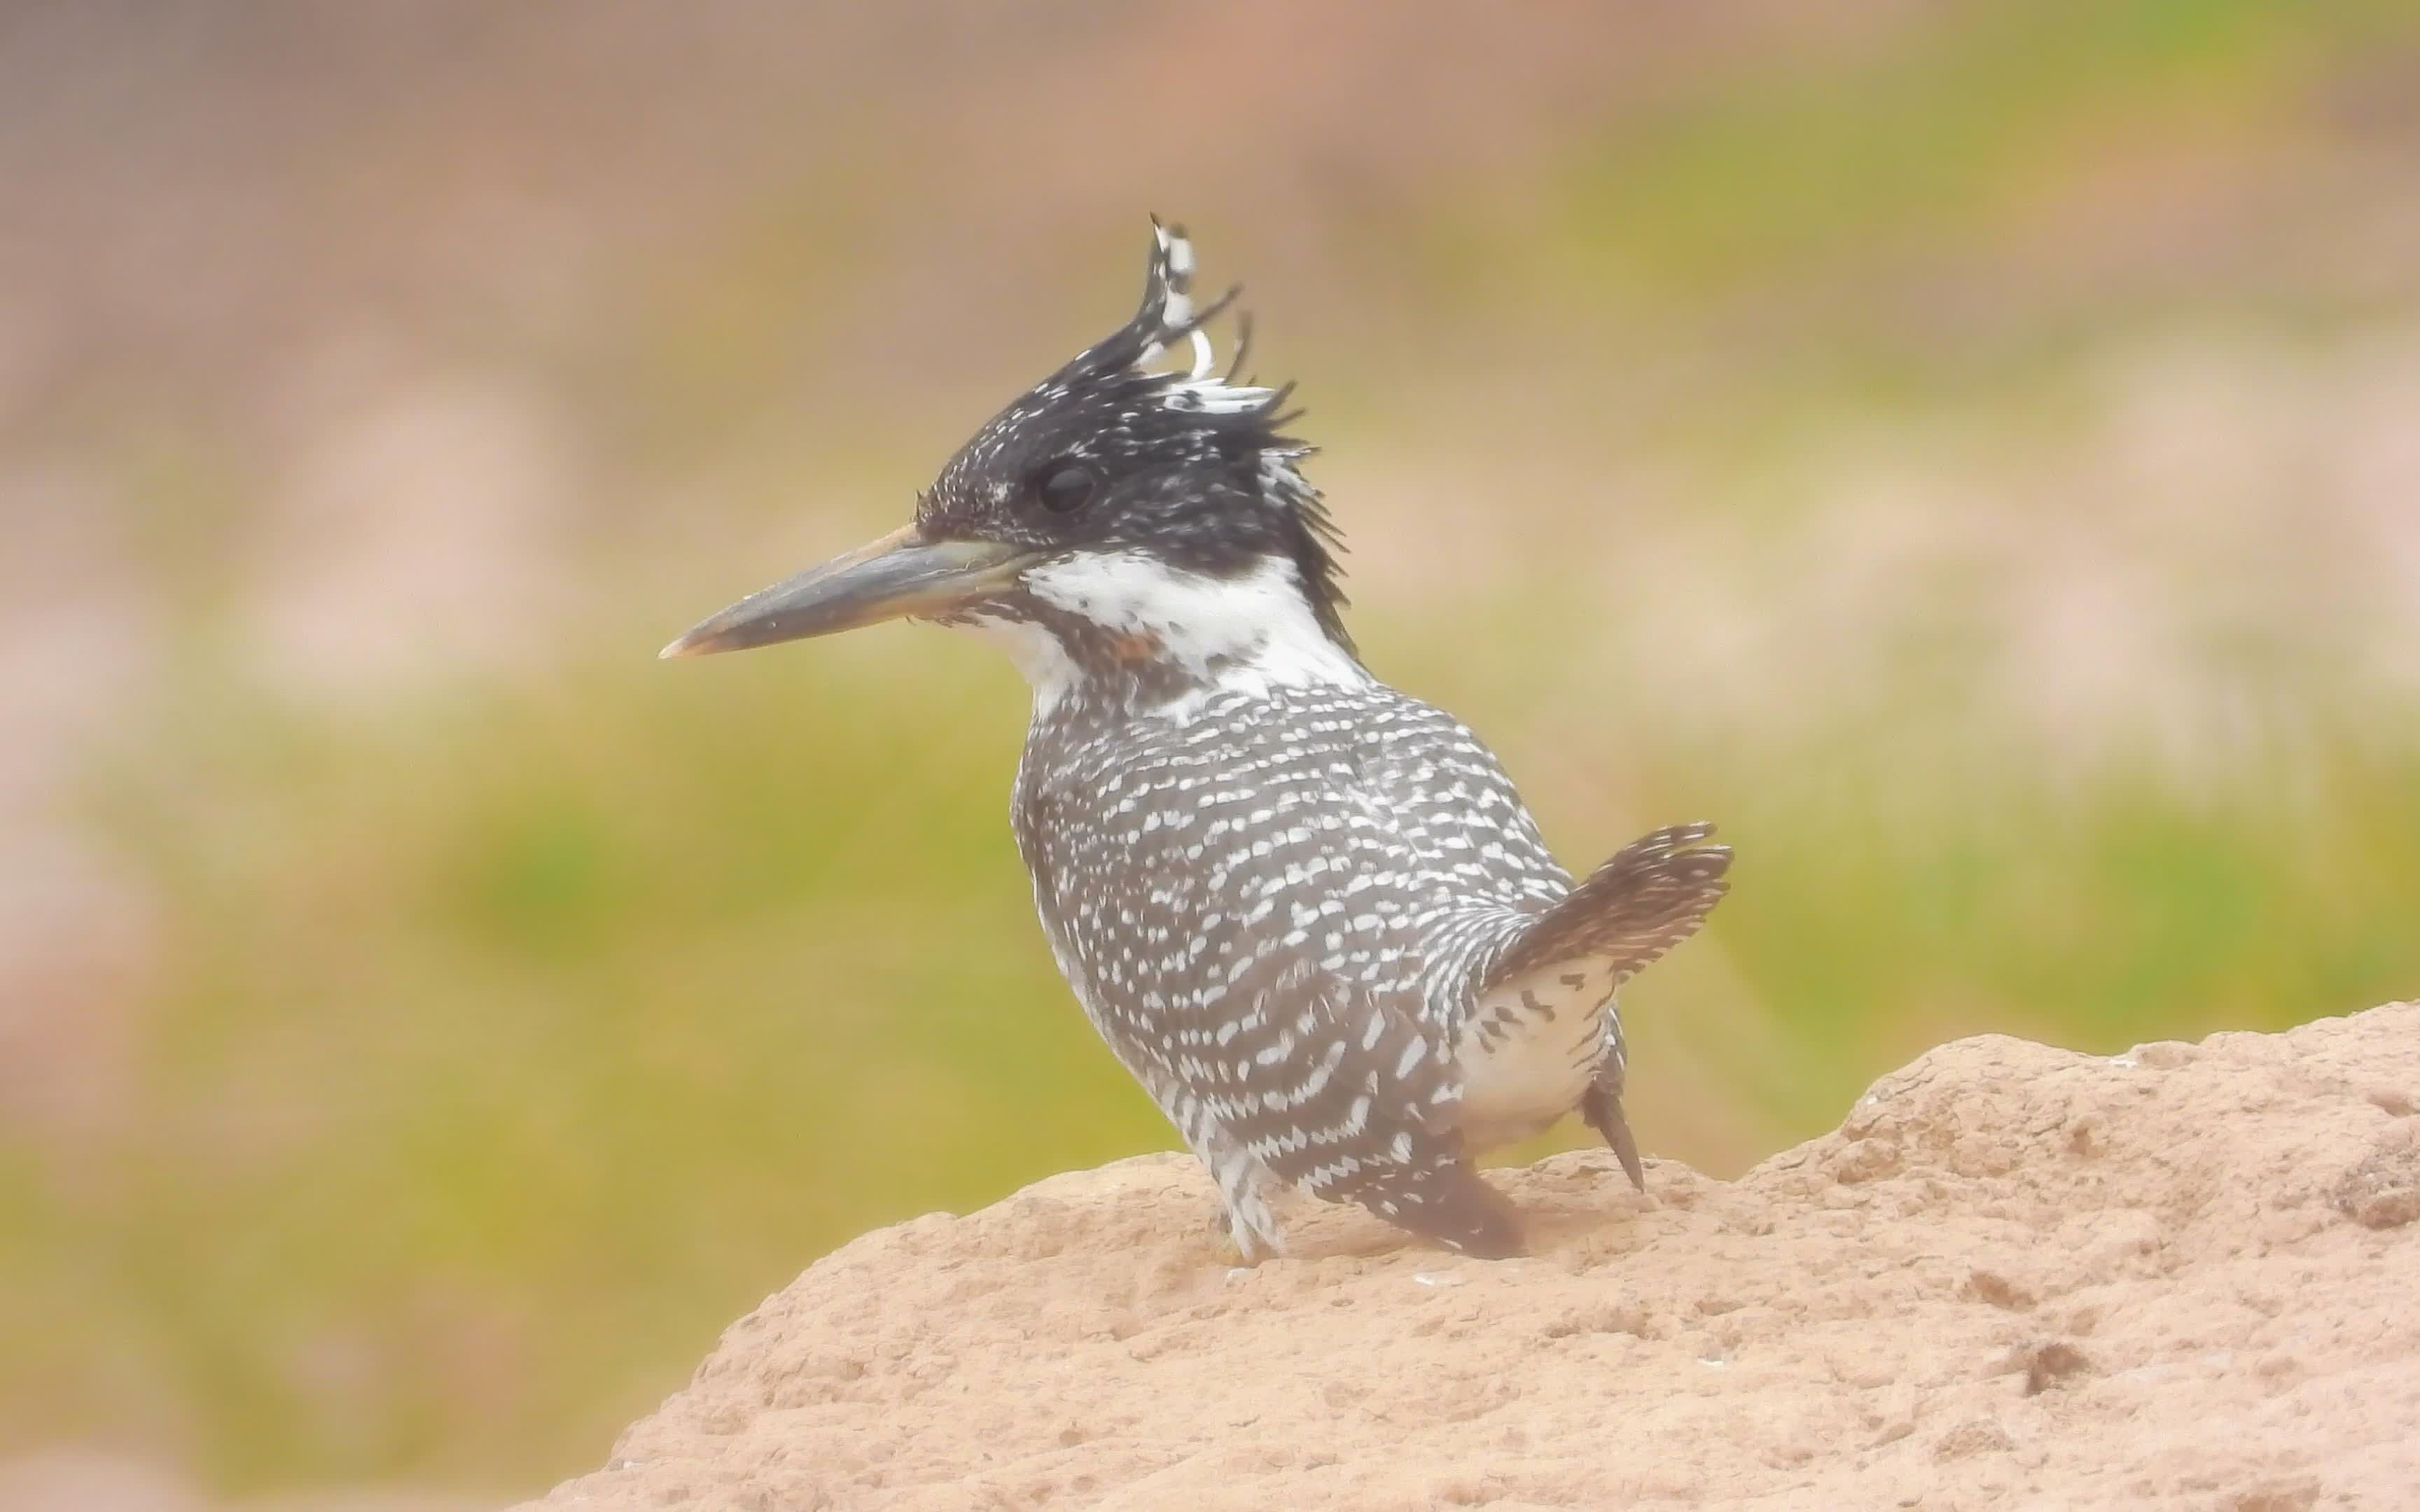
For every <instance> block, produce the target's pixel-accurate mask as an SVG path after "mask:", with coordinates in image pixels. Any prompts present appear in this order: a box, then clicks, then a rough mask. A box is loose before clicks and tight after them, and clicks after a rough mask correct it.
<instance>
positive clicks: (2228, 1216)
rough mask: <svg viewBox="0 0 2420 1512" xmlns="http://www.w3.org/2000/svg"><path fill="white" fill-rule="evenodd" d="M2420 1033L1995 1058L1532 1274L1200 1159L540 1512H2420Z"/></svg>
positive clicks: (841, 1269) (864, 1307) (1054, 1198)
mask: <svg viewBox="0 0 2420 1512" xmlns="http://www.w3.org/2000/svg"><path fill="white" fill-rule="evenodd" d="M2415 1106H2420V1004H2414V1003H2405V1004H2397V1005H2392V1006H2389V1007H2385V1008H2380V1009H2376V1010H2373V1011H2369V1012H2366V1013H2363V1014H2360V1015H2358V1016H2355V1017H2352V1018H2343V1019H2329V1020H2324V1021H2322V1022H2319V1023H2316V1024H2312V1025H2308V1026H2304V1027H2303V1028H2299V1029H2295V1030H2293V1031H2291V1032H2290V1033H2288V1034H2284V1035H2274V1036H2269V1035H2255V1034H2220V1035H2216V1036H2213V1037H2211V1039H2209V1040H2207V1041H2202V1042H2201V1043H2199V1044H2190V1045H2189V1044H2181V1043H2165V1044H2152V1045H2145V1046H2142V1047H2140V1048H2138V1049H2136V1050H2134V1051H2133V1052H2132V1053H2130V1054H2128V1055H2124V1056H2118V1057H2106V1058H2104V1057H2089V1056H2082V1055H2076V1054H2072V1053H2070V1052H2067V1051H2061V1050H2054V1049H2049V1048H2046V1047H2044V1046H2041V1045H2038V1044H2032V1043H2028V1042H2025V1041H2018V1040H2010V1039H2002V1038H1984V1039H1977V1040H1966V1041H1960V1042H1958V1043H1955V1044H1950V1045H1946V1046H1944V1047H1942V1048H1940V1049H1938V1050H1935V1051H1932V1052H1931V1053H1930V1054H1928V1055H1926V1056H1925V1057H1922V1058H1921V1059H1919V1060H1917V1061H1916V1063H1915V1064H1913V1065H1911V1066H1909V1067H1907V1068H1906V1069H1905V1070H1902V1071H1900V1072H1896V1073H1894V1074H1892V1075H1889V1076H1886V1077H1885V1078H1884V1079H1883V1080H1882V1081H1880V1082H1878V1083H1877V1084H1875V1086H1874V1088H1873V1089H1872V1090H1871V1091H1870V1092H1869V1093H1868V1094H1867V1095H1866V1096H1865V1097H1864V1098H1863V1099H1861V1100H1860V1101H1859V1102H1858V1103H1857V1104H1856V1106H1855V1108H1854V1110H1853V1111H1852V1112H1851V1114H1850V1116H1849V1119H1848V1120H1847V1122H1846V1123H1845V1124H1843V1125H1842V1127H1841V1128H1840V1129H1839V1130H1838V1132H1837V1133H1835V1134H1827V1135H1825V1136H1823V1138H1820V1139H1816V1140H1814V1141H1812V1142H1810V1143H1808V1144H1806V1145H1803V1146H1801V1147H1799V1148H1798V1149H1792V1150H1789V1151H1787V1152H1786V1153H1783V1154H1781V1155H1778V1156H1776V1157H1775V1158H1774V1159H1772V1160H1770V1161H1767V1162H1766V1163H1765V1164H1763V1165H1760V1166H1758V1167H1757V1168H1756V1169H1755V1170H1753V1171H1751V1172H1749V1173H1748V1174H1747V1175H1746V1176H1745V1177H1744V1178H1742V1179H1741V1180H1738V1181H1735V1182H1729V1183H1725V1182H1720V1181H1714V1180H1707V1179H1706V1178H1704V1177H1701V1176H1699V1175H1698V1174H1696V1173H1695V1172H1693V1171H1690V1170H1688V1169H1687V1168H1685V1167H1683V1166H1680V1165H1673V1164H1670V1163H1661V1162H1659V1163H1656V1164H1655V1165H1653V1167H1652V1171H1651V1180H1650V1187H1651V1191H1652V1196H1650V1197H1647V1198H1640V1197H1638V1196H1635V1195H1634V1194H1633V1193H1632V1192H1631V1190H1630V1188H1629V1186H1628V1185H1627V1184H1626V1183H1625V1182H1624V1181H1623V1180H1622V1179H1621V1172H1620V1171H1619V1170H1618V1169H1617V1168H1616V1167H1615V1165H1614V1164H1613V1161H1612V1158H1611V1157H1610V1156H1609V1155H1606V1154H1603V1153H1583V1154H1574V1155H1564V1156H1559V1157H1556V1158H1553V1159H1550V1160H1547V1161H1545V1162H1543V1163H1542V1164H1540V1165H1536V1166H1534V1167H1532V1168H1530V1169H1528V1170H1523V1171H1499V1172H1497V1173H1495V1180H1498V1181H1500V1182H1501V1183H1502V1185H1503V1186H1504V1188H1505V1189H1506V1190H1507V1191H1508V1192H1509V1193H1510V1194H1511V1195H1512V1197H1513V1198H1514V1200H1515V1201H1516V1202H1517V1203H1518V1204H1519V1205H1520V1207H1521V1208H1522V1209H1523V1211H1525V1212H1526V1213H1527V1214H1528V1219H1529V1222H1530V1226H1531V1239H1532V1242H1533V1244H1534V1245H1535V1248H1536V1251H1537V1253H1536V1255H1535V1257H1532V1258H1528V1259H1522V1260H1511V1261H1497V1262H1493V1263H1491V1262H1486V1261H1478V1260H1466V1259H1462V1258H1458V1257H1453V1256H1450V1255H1447V1254H1444V1253H1441V1252H1439V1251H1437V1250H1435V1249H1430V1248H1424V1247H1418V1246H1411V1247H1407V1246H1406V1245H1405V1244H1404V1242H1402V1240H1401V1239H1400V1237H1399V1236H1397V1235H1396V1234H1395V1233H1394V1232H1393V1231H1392V1230H1389V1229H1386V1228H1384V1227H1380V1226H1379V1225H1378V1224H1377V1223H1376V1222H1374V1221H1373V1220H1371V1219H1369V1218H1367V1217H1366V1216H1364V1215H1362V1214H1360V1213H1359V1212H1357V1211H1350V1210H1342V1209H1332V1208H1324V1207H1318V1206H1316V1205H1305V1206H1303V1207H1301V1208H1298V1209H1296V1210H1295V1211H1292V1212H1291V1214H1290V1216H1291V1217H1292V1219H1293V1240H1294V1253H1293V1254H1292V1255H1291V1256H1290V1257H1285V1258H1282V1259H1278V1260H1273V1261H1270V1262H1268V1263H1265V1264H1264V1265H1262V1266H1260V1267H1259V1268H1258V1269H1256V1270H1250V1271H1239V1270H1233V1269H1231V1268H1230V1265H1229V1262H1228V1258H1227V1255H1226V1252H1225V1251H1223V1250H1222V1249H1221V1248H1220V1247H1219V1246H1218V1242H1216V1240H1215V1239H1214V1236H1213V1232H1212V1225H1211V1213H1212V1208H1213V1201H1212V1197H1211V1195H1210V1188H1209V1186H1208V1184H1207V1183H1206V1181H1205V1180H1204V1179H1203V1178H1202V1176H1201V1175H1200V1174H1199V1173H1198V1172H1197V1171H1196V1170H1195V1168H1194V1167H1193V1166H1192V1165H1191V1164H1190V1163H1189V1162H1187V1161H1186V1160H1183V1159H1179V1158H1177V1157H1173V1156H1152V1157H1148V1158H1144V1159H1140V1160H1131V1161H1125V1162H1123V1163H1121V1164H1119V1165H1111V1166H1109V1167H1106V1168H1104V1169H1101V1170H1097V1171H1086V1172H1081V1173H1078V1174H1076V1175H1071V1176H1064V1177H1060V1178H1057V1179H1054V1180H1047V1181H1044V1182H1042V1183H1040V1184H1039V1185H1037V1186H1034V1187H1032V1188H1029V1189H1028V1190H1026V1191H1024V1192H1021V1193H1019V1194H1017V1195H1016V1196H1013V1197H1010V1198H1008V1199H1007V1200H1006V1201H1003V1202H1001V1203H999V1204H997V1205H996V1206H993V1207H990V1208H987V1209H985V1210H984V1211H980V1212H976V1213H973V1214H971V1215H970V1216H968V1217H964V1218H953V1217H947V1216H938V1215H937V1216H933V1217H926V1218H920V1219H918V1220H916V1221H915V1222H912V1223H907V1224H902V1225H900V1226H898V1227H892V1228H887V1229H883V1230H881V1231H879V1232H876V1233H872V1234H868V1235H866V1236H865V1237H864V1238H862V1239H860V1240H858V1241H857V1242H854V1243H851V1244H849V1245H848V1246H846V1247H845V1248H844V1249H842V1250H840V1251H839V1252H837V1253H836V1254H834V1255H832V1256H830V1257H828V1258H826V1259H824V1260H822V1261H820V1262H818V1263H817V1264H816V1265H815V1266H814V1268H813V1269H811V1270H809V1271H808V1272H807V1273H805V1274H804V1275H802V1276H800V1277H799V1280H798V1281H797V1282H796V1283H795V1284H793V1285H792V1286H791V1287H790V1288H788V1289H787V1290H784V1291H783V1292H781V1293H780V1294H779V1295H777V1296H775V1297H773V1298H771V1299H769V1300H768V1301H767V1302H766V1303H765V1304H764V1305H763V1306H761V1307H759V1308H758V1309H757V1310H756V1311H755V1312H753V1313H752V1314H751V1315H749V1316H748V1317H746V1318H744V1319H740V1320H739V1321H738V1322H737V1323H736V1324H735V1325H733V1326H732V1328H731V1329H730V1331H729V1332H728V1333H727V1334H726V1335H724V1337H723V1339H722V1342H721V1347H720V1348H718V1349H717V1350H715V1351H714V1353H713V1355H712V1356H711V1357H710V1358H709V1359H707V1360H706V1364H705V1365H703V1366H702V1367H701V1368H700V1369H699V1371H698V1373H697V1376H696V1379H695V1380H694V1381H692V1382H691V1383H690V1385H689V1387H688V1388H687V1389H685V1390H683V1391H681V1392H680V1393H678V1394H677V1395H675V1396H673V1397H672V1398H671V1399H670V1400H669V1401H667V1402H666V1403H665V1404H664V1406H663V1408H662V1409H661V1410H660V1411H659V1412H657V1413H656V1414H655V1415H654V1416H652V1417H649V1418H647V1419H645V1420H644V1421H643V1422H641V1423H639V1424H637V1425H636V1426H634V1427H631V1428H630V1429H629V1430H628V1432H627V1433H626V1434H625V1435H624V1436H623V1438H622V1440H621V1442H620V1443H619V1444H618V1445H617V1446H616V1447H615V1449H614V1451H613V1458H612V1462H611V1463H610V1464H609V1465H608V1467H607V1468H606V1469H604V1470H602V1471H599V1472H597V1473H595V1474H591V1475H586V1476H582V1477H581V1478H580V1479H577V1480H574V1481H571V1482H568V1483H566V1484H565V1485H564V1486H561V1487H559V1488H557V1489H555V1491H554V1492H553V1493H552V1494H551V1496H550V1497H548V1498H547V1499H546V1502H545V1503H544V1505H546V1506H548V1507H551V1508H564V1507H572V1506H586V1507H604V1508H624V1507H628V1508H638V1507H654V1506H662V1505H684V1506H691V1507H700V1508H747V1509H751V1512H768V1509H783V1512H791V1509H796V1512H805V1509H809V1508H819V1507H831V1508H843V1507H886V1508H931V1509H936V1512H939V1509H944V1508H946V1509H952V1512H955V1509H959V1508H969V1507H1062V1506H1069V1507H1075V1506H1107V1507H1132V1508H1155V1507H1174V1506H1184V1507H1232V1508H1254V1509H1259V1508H1270V1507H1373V1508H1377V1507H1384V1508H1401V1507H1425V1506H1465V1505H1472V1506H1497V1507H1540V1506H1544V1507H1604V1506H1614V1505H1656V1504H1707V1503H1718V1504H1738V1505H1750V1506H1771V1507H1810V1508H1814V1507H1820V1508H1836V1507H1843V1506H1857V1507H1866V1506H1878V1507H1888V1506H1892V1505H1895V1504H1896V1505H1903V1506H1912V1505H1917V1504H1921V1505H1924V1506H1927V1507H1941V1506H1984V1505H2012V1506H2036V1505H2042V1506H2050V1505H2055V1506H2067V1507H2088V1506H2113V1507H2114V1506H2127V1507H2139V1506H2144V1505H2154V1504H2181V1505H2190V1506H2199V1507H2222V1508H2231V1509H2236V1512H2268V1509H2286V1508H2301V1507H2311V1506H2353V1505H2362V1506H2386V1505H2412V1504H2414V1501H2415V1499H2420V1489H2415V1488H2420V1225H2415V1224H2414V1223H2413V1221H2412V1220H2413V1219H2414V1218H2415V1217H2420V1118H2415V1117H2414V1108H2415Z"/></svg>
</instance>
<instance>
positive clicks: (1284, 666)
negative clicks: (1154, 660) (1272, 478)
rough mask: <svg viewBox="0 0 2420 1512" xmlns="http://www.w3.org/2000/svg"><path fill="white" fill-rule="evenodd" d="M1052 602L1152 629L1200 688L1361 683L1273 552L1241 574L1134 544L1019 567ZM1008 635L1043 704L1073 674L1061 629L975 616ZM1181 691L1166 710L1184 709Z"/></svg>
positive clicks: (1038, 709) (1120, 627)
mask: <svg viewBox="0 0 2420 1512" xmlns="http://www.w3.org/2000/svg"><path fill="white" fill-rule="evenodd" d="M1025 588H1026V591H1027V592H1028V593H1031V594H1032V595H1033V596H1034V597H1036V598H1038V599H1040V600H1041V601H1042V602H1044V603H1046V604H1048V605H1050V606H1051V607H1052V608H1054V609H1063V610H1064V611H1066V612H1067V613H1069V614H1073V615H1076V616H1078V617H1079V618H1081V619H1084V620H1087V621H1089V622H1091V623H1092V624H1094V625H1098V626H1100V627H1101V628H1102V629H1104V630H1106V631H1109V633H1111V634H1121V635H1141V636H1149V637H1150V638H1152V639H1153V640H1156V641H1157V642H1158V643H1159V646H1160V651H1161V655H1163V656H1166V657H1167V658H1168V659H1169V660H1171V661H1172V662H1174V663H1175V664H1177V665H1178V666H1180V667H1182V668H1184V669H1186V670H1187V671H1190V672H1191V673H1193V674H1194V675H1195V676H1197V677H1199V678H1200V679H1201V680H1202V682H1203V683H1204V684H1205V685H1206V686H1205V690H1204V691H1205V693H1221V692H1231V691H1241V692H1261V693H1265V692H1266V691H1267V690H1268V689H1270V688H1272V687H1314V686H1319V685H1331V686H1336V685H1342V686H1353V685H1357V684H1362V683H1367V682H1368V681H1369V680H1370V674H1369V673H1368V672H1367V671H1363V670H1362V668H1361V665H1360V663H1358V662H1357V661H1355V660H1354V659H1353V657H1352V656H1351V655H1350V654H1348V653H1347V652H1346V651H1345V650H1344V649H1343V648H1342V646H1339V645H1338V644H1337V643H1336V642H1335V641H1333V640H1329V639H1328V638H1327V632H1326V631H1325V630H1323V629H1321V628H1320V625H1319V621H1318V618H1317V617H1316V616H1315V615H1313V614H1312V612H1311V605H1310V603H1309V602H1308V601H1307V600H1306V599H1305V598H1304V597H1303V593H1302V587H1301V579H1300V575H1299V574H1298V573H1297V572H1296V571H1295V565H1294V563H1291V562H1287V561H1285V560H1283V559H1281V558H1276V557H1272V558H1270V559H1268V560H1267V561H1265V562H1264V563H1262V564H1261V565H1259V566H1257V567H1255V568H1253V569H1252V570H1251V571H1250V572H1248V573H1246V574H1244V575H1243V576H1241V577H1238V578H1215V577H1212V576H1210V575H1208V574H1206V573H1197V572H1186V571H1183V570H1181V569H1178V568H1174V567H1171V566H1170V565H1168V564H1167V563H1164V562H1161V561H1160V560H1159V559H1157V558H1156V557H1153V556H1150V555H1148V554H1146V553H1144V552H1140V551H1116V552H1108V553H1102V554H1099V555H1090V554H1087V555H1078V556H1074V557H1070V558H1067V559H1065V560H1063V561H1060V562H1051V563H1045V564H1043V565H1042V566H1039V567H1036V568H1034V569H1033V570H1032V571H1031V572H1029V573H1027V574H1026V575H1025ZM976 623H977V625H978V627H979V628H981V629H982V630H984V631H985V633H986V635H987V636H988V637H989V638H990V639H992V640H1000V641H1002V642H1004V643H1005V644H1006V645H1007V648H1008V650H1009V652H1010V655H1011V656H1014V657H1015V658H1016V662H1017V665H1018V668H1019V670H1020V671H1023V672H1024V673H1025V674H1026V679H1027V681H1029V682H1031V683H1032V685H1033V699H1034V712H1035V713H1037V714H1041V713H1047V712H1048V710H1049V709H1050V707H1051V706H1052V705H1054V704H1056V703H1057V702H1059V700H1060V699H1061V698H1063V697H1064V696H1065V694H1066V691H1067V689H1068V687H1069V686H1070V685H1071V684H1072V682H1073V680H1074V678H1075V677H1076V676H1077V675H1078V672H1077V669H1076V667H1075V664H1074V663H1073V662H1071V661H1070V660H1069V659H1068V657H1067V656H1066V655H1065V654H1064V653H1063V651H1061V650H1060V648H1059V644H1058V640H1057V638H1056V637H1054V636H1053V635H1051V633H1050V632H1049V631H1048V630H1047V629H1045V628H1043V627H1042V626H1040V625H1020V624H1010V623H1006V622H1001V621H996V620H995V621H978V622H976ZM1188 702H1191V701H1179V704H1178V705H1171V708H1170V710H1169V711H1168V712H1170V713H1171V715H1173V716H1175V717H1180V718H1182V717H1186V715H1187V713H1188V712H1189V711H1188V710H1187V708H1186V707H1184V706H1183V705H1184V704H1186V703H1188Z"/></svg>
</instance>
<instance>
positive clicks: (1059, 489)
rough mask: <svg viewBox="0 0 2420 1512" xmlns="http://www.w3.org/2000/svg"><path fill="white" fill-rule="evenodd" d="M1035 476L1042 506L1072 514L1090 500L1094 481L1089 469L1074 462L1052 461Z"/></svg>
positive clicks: (1060, 512)
mask: <svg viewBox="0 0 2420 1512" xmlns="http://www.w3.org/2000/svg"><path fill="white" fill-rule="evenodd" d="M1035 476H1036V477H1037V478H1038V479H1040V480H1041V481H1039V482H1038V483H1036V484H1035V485H1034V486H1033V491H1034V494H1035V495H1036V497H1038V498H1040V499H1041V501H1042V507H1043V508H1045V509H1047V510H1049V511H1050V512H1051V513H1053V514H1057V515H1072V514H1074V513H1075V512H1076V511H1078V510H1079V509H1081V508H1083V507H1084V506H1085V505H1086V504H1088V503H1091V502H1092V501H1093V490H1094V486H1095V485H1096V481H1097V480H1095V479H1094V476H1093V474H1092V471H1091V470H1089V469H1087V468H1085V467H1083V466H1082V465H1081V464H1079V463H1075V462H1066V461H1060V462H1053V463H1051V464H1050V465H1049V466H1047V467H1046V468H1044V469H1043V470H1042V471H1040V472H1038V473H1036V474H1035Z"/></svg>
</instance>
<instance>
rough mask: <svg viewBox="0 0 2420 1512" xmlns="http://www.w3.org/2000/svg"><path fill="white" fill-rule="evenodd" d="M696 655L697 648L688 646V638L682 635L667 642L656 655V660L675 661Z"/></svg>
mask: <svg viewBox="0 0 2420 1512" xmlns="http://www.w3.org/2000/svg"><path fill="white" fill-rule="evenodd" d="M696 655H697V647H695V646H693V645H691V644H690V640H689V637H687V636H685V635H684V636H680V637H677V638H675V639H674V640H671V641H668V642H667V643H666V644H665V646H664V649H663V650H661V651H659V652H657V653H656V659H657V660H658V661H677V660H679V659H680V658H681V657H683V656H696Z"/></svg>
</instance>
